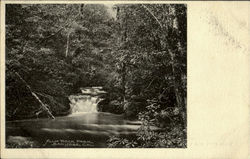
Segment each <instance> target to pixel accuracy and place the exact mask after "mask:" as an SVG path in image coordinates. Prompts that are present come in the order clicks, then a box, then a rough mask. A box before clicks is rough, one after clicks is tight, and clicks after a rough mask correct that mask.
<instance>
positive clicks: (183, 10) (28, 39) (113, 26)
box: [5, 2, 188, 149]
mask: <svg viewBox="0 0 250 159" xmlns="http://www.w3.org/2000/svg"><path fill="white" fill-rule="evenodd" d="M187 9H188V5H186V4H184V3H183V4H180V3H178V4H175V3H173V4H172V3H171V4H162V3H154V4H146V3H132V2H131V3H129V4H123V3H115V2H113V3H94V4H89V3H79V4H75V3H72V4H70V3H67V4H37V3H36V4H32V3H31V4H29V3H25V4H23V3H21V4H5V148H6V149H21V148H187V140H188V138H187V131H188V127H187Z"/></svg>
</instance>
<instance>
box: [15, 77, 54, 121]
mask: <svg viewBox="0 0 250 159" xmlns="http://www.w3.org/2000/svg"><path fill="white" fill-rule="evenodd" d="M15 74H16V75H17V76H18V77H19V78H20V80H21V81H22V82H23V83H24V84H25V86H26V87H27V88H28V90H29V91H30V92H31V95H32V96H33V97H35V99H36V100H37V101H38V102H39V103H40V104H41V109H42V110H43V111H45V112H46V113H47V114H48V116H49V117H50V118H52V119H55V117H54V116H53V115H52V113H51V111H50V110H49V108H48V107H47V105H46V104H44V103H43V102H42V101H41V100H40V98H39V97H38V96H37V95H36V93H34V92H33V91H32V89H31V87H30V86H29V85H28V84H27V82H26V81H25V80H24V79H23V78H22V77H21V76H20V75H19V74H18V73H17V72H15Z"/></svg>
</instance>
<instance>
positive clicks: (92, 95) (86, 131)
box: [6, 87, 140, 147]
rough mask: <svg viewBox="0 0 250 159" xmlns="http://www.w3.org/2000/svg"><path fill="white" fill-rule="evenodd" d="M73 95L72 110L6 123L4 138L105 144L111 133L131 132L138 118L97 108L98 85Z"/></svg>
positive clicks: (62, 144) (56, 143) (58, 143)
mask: <svg viewBox="0 0 250 159" xmlns="http://www.w3.org/2000/svg"><path fill="white" fill-rule="evenodd" d="M81 90H82V94H79V95H72V96H70V97H69V99H70V101H71V104H70V105H71V111H72V113H71V114H70V115H68V116H63V117H57V118H56V119H54V120H52V119H46V118H44V119H30V120H21V121H12V122H7V123H6V135H7V136H6V140H7V142H8V143H12V144H14V145H15V144H21V145H22V144H24V143H31V144H27V145H28V146H27V147H29V145H32V146H33V147H107V142H106V141H107V139H108V138H109V137H110V136H114V135H116V136H117V135H118V136H134V135H135V134H136V133H137V129H138V128H139V126H140V123H139V122H132V121H128V120H124V119H123V117H122V116H121V115H115V114H111V113H101V112H97V103H98V102H100V101H101V100H102V98H100V97H99V94H102V93H105V92H104V91H102V90H101V88H100V87H92V88H82V89H81Z"/></svg>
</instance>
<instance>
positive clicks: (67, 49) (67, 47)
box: [65, 32, 70, 57]
mask: <svg viewBox="0 0 250 159" xmlns="http://www.w3.org/2000/svg"><path fill="white" fill-rule="evenodd" d="M69 36H70V32H68V34H67V45H66V51H65V57H67V56H68V53H69Z"/></svg>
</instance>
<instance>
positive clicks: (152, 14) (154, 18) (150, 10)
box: [141, 4, 162, 28]
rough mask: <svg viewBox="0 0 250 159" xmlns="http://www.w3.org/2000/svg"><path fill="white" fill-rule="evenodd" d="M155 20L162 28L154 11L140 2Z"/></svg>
mask: <svg viewBox="0 0 250 159" xmlns="http://www.w3.org/2000/svg"><path fill="white" fill-rule="evenodd" d="M141 5H142V6H143V7H144V8H145V9H146V10H147V11H148V12H149V13H150V14H151V15H152V16H153V17H154V19H155V20H156V22H157V23H158V24H159V25H160V27H161V28H162V24H161V22H160V21H159V20H158V18H157V17H156V16H155V15H154V13H153V12H152V11H151V10H150V9H149V8H148V7H147V6H146V5H144V4H141Z"/></svg>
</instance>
